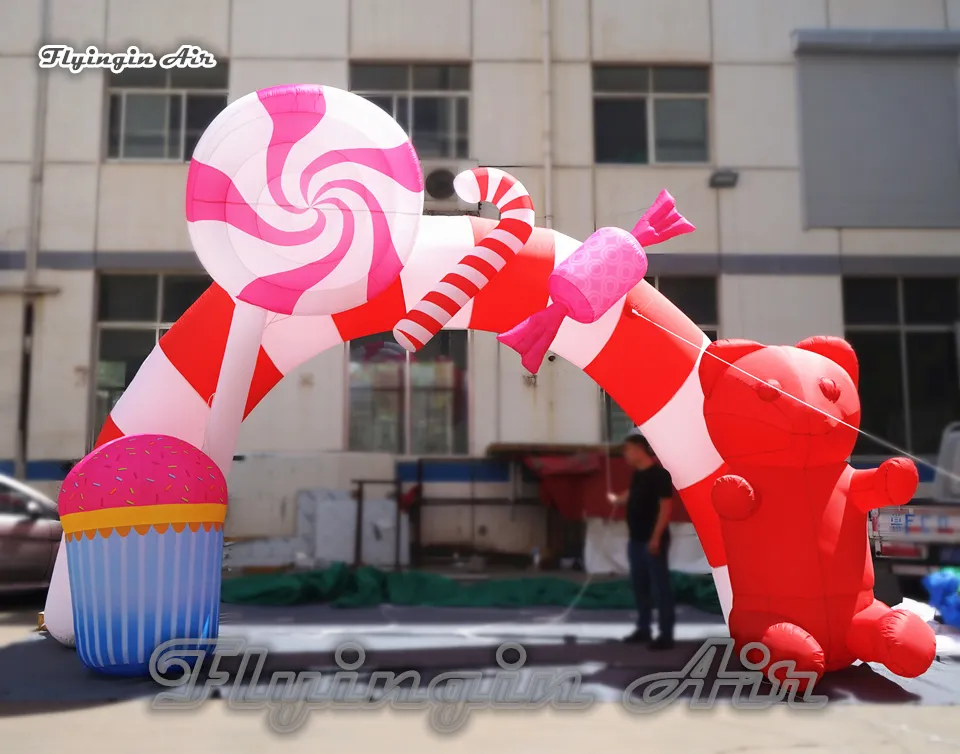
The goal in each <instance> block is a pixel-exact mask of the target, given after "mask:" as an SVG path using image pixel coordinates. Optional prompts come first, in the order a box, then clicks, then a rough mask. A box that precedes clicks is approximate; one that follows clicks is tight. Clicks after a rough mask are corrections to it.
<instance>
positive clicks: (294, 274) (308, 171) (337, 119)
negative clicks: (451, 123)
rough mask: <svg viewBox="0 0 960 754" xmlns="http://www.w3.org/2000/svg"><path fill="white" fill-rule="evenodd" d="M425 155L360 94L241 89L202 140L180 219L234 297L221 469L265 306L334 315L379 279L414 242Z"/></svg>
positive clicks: (376, 288) (219, 412)
mask: <svg viewBox="0 0 960 754" xmlns="http://www.w3.org/2000/svg"><path fill="white" fill-rule="evenodd" d="M422 213H423V175H422V173H421V172H420V162H419V160H418V159H417V155H416V153H415V152H414V150H413V146H412V145H411V144H410V141H409V140H408V139H407V135H406V134H405V133H404V132H403V129H402V128H400V126H399V125H398V124H397V122H396V121H395V120H393V118H391V117H390V116H389V115H387V114H386V113H385V112H384V111H383V110H381V109H380V108H379V107H377V106H376V105H374V104H373V103H372V102H368V101H367V100H365V99H363V98H362V97H358V96H357V95H355V94H350V93H349V92H344V91H341V90H340V89H333V88H332V87H322V86H314V85H304V86H275V87H272V88H270V89H262V90H260V91H259V92H254V93H253V94H248V95H247V96H246V97H241V98H240V99H238V100H236V101H235V102H233V103H231V104H230V105H228V106H227V107H226V109H225V110H224V111H223V112H221V113H220V115H218V116H217V117H216V118H215V119H214V121H213V123H211V124H210V126H209V127H208V128H207V130H206V131H205V132H204V134H203V136H202V137H201V139H200V141H199V142H198V143H197V148H196V150H194V153H193V160H192V161H191V163H190V172H189V174H188V176H187V222H188V224H189V230H190V239H191V241H192V242H193V247H194V250H195V251H196V252H197V256H198V257H200V262H201V263H202V264H203V266H204V268H205V269H206V270H207V272H208V273H209V274H210V277H212V278H213V279H214V280H215V281H216V282H217V283H218V284H219V285H220V286H221V287H222V288H224V289H225V290H226V291H227V293H229V294H230V295H231V296H233V297H234V298H235V299H237V302H238V303H237V306H236V308H235V309H234V314H233V320H232V322H231V324H230V333H229V335H228V337H227V344H226V350H225V351H224V356H223V362H222V364H221V367H220V376H219V379H218V381H217V391H216V394H215V395H214V398H213V402H212V404H211V407H210V415H209V418H208V419H207V429H206V433H205V436H204V442H203V451H204V452H206V453H207V454H208V455H209V456H210V457H211V458H212V459H213V460H214V461H215V462H216V463H217V465H218V466H219V467H220V469H221V471H223V473H224V474H225V475H226V474H227V473H228V471H229V468H230V464H231V462H232V460H233V452H234V450H235V449H236V444H237V436H238V434H239V431H240V423H241V421H242V420H243V409H244V406H245V404H246V400H247V394H248V393H249V390H250V382H251V380H252V378H253V371H254V368H255V366H256V361H257V353H258V351H259V348H260V342H261V340H262V336H263V329H264V327H265V325H266V313H267V312H268V311H271V312H276V313H278V314H307V315H316V314H334V313H337V312H342V311H346V310H348V309H352V308H354V307H356V306H360V305H361V304H363V303H365V302H366V301H368V300H369V299H371V298H373V297H375V296H376V295H377V294H379V293H381V292H382V291H383V290H384V289H386V288H387V287H388V286H389V285H390V284H391V283H392V282H393V281H394V280H396V279H397V277H398V276H399V275H400V270H401V268H402V267H403V265H404V263H405V262H406V260H407V259H408V258H409V256H410V253H411V252H412V251H413V245H414V241H415V240H416V235H417V228H418V226H419V223H420V216H421V214H422Z"/></svg>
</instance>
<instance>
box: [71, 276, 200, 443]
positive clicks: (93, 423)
mask: <svg viewBox="0 0 960 754" xmlns="http://www.w3.org/2000/svg"><path fill="white" fill-rule="evenodd" d="M104 277H112V278H117V277H153V278H155V279H156V284H157V306H156V311H155V312H154V319H152V320H143V321H139V322H138V321H124V320H118V321H114V322H103V321H101V320H100V313H99V306H100V295H101V291H102V286H101V281H102V280H103V278H104ZM178 277H196V278H197V279H202V278H205V277H208V276H207V275H205V273H202V272H197V271H196V270H166V271H164V272H150V271H144V270H101V271H98V272H97V276H96V285H95V295H94V299H93V302H94V307H95V309H94V316H93V322H94V337H93V344H92V351H93V354H92V356H93V379H91V380H90V395H89V408H88V411H89V414H88V415H89V417H90V422H89V423H90V430H89V432H88V433H87V434H88V435H89V443H90V446H89V447H88V450H89V449H90V448H92V447H93V443H95V442H96V439H97V435H98V434H100V429H101V427H102V424H101V423H100V417H99V416H98V413H97V398H98V393H99V392H100V386H99V379H98V378H99V369H100V344H101V337H102V333H103V332H105V331H114V332H131V331H137V332H151V331H153V333H154V348H156V347H157V344H159V343H160V338H162V337H163V335H164V334H165V333H166V332H167V331H168V330H169V329H170V328H171V327H173V325H174V324H176V323H175V322H167V321H165V320H164V319H163V308H164V307H163V303H164V291H165V288H166V286H165V285H164V282H165V281H166V280H167V279H168V278H178ZM128 387H129V386H128ZM126 389H127V388H126V387H124V388H123V390H126ZM122 392H123V391H121V394H122ZM111 411H112V408H111ZM108 415H109V414H108Z"/></svg>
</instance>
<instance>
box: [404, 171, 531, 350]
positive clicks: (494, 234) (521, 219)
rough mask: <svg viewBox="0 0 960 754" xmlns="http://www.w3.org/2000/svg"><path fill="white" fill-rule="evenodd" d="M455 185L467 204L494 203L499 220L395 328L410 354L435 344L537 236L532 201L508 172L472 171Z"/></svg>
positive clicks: (461, 176)
mask: <svg viewBox="0 0 960 754" xmlns="http://www.w3.org/2000/svg"><path fill="white" fill-rule="evenodd" d="M453 187H454V190H456V192H457V195H458V196H459V197H460V198H461V199H463V200H464V201H467V202H470V203H476V202H492V203H493V204H495V205H496V206H497V209H498V210H500V222H499V223H497V227H495V228H494V229H493V230H492V231H491V232H490V234H489V235H487V236H484V238H482V239H481V240H480V242H479V243H478V244H477V245H476V247H475V248H474V249H473V251H471V252H470V253H469V254H467V255H466V256H465V257H463V259H461V260H460V261H459V262H458V263H457V266H456V267H455V268H454V269H453V270H452V271H451V272H450V273H449V274H448V275H446V276H445V277H444V278H443V280H441V281H440V283H439V284H438V285H437V286H436V287H435V288H434V289H433V290H431V291H430V292H428V293H427V294H426V295H425V296H424V297H423V298H422V299H420V301H419V302H418V303H417V304H416V305H415V306H414V307H413V308H412V309H411V310H410V311H408V312H407V314H406V316H405V317H404V318H403V319H401V320H400V322H398V323H397V326H396V327H394V328H393V337H394V338H396V339H397V342H398V343H399V344H400V345H402V346H403V347H404V348H406V349H407V350H408V351H418V350H420V349H421V348H423V346H425V345H426V344H427V343H428V342H430V339H431V338H433V336H434V335H436V334H437V333H438V332H440V330H441V329H443V327H444V326H445V325H446V324H447V323H448V322H449V321H450V320H451V319H452V318H453V316H454V315H455V314H456V313H457V312H458V311H460V310H461V309H463V307H464V306H466V305H467V302H469V301H470V299H472V298H473V297H474V296H476V295H477V294H478V293H479V292H480V291H481V290H483V288H484V287H485V286H486V285H487V284H488V283H489V282H490V281H491V280H492V279H493V278H494V277H495V276H496V274H497V273H498V272H500V270H502V269H503V267H504V265H506V263H507V262H509V261H510V260H511V259H513V257H514V256H516V254H517V252H518V251H520V249H522V248H523V245H524V244H525V243H526V242H527V240H528V239H529V238H530V234H531V233H533V222H534V211H533V201H532V200H531V199H530V194H528V193H527V190H526V189H525V188H524V186H523V184H522V183H520V181H518V180H517V179H516V178H514V177H513V176H512V175H510V174H509V173H504V172H503V171H502V170H497V169H496V168H477V169H475V170H467V171H465V172H463V173H460V175H458V176H457V177H456V179H455V180H454V183H453Z"/></svg>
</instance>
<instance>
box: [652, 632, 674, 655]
mask: <svg viewBox="0 0 960 754" xmlns="http://www.w3.org/2000/svg"><path fill="white" fill-rule="evenodd" d="M650 649H652V650H653V651H654V652H662V651H664V650H666V649H673V639H672V638H671V637H669V636H658V637H657V638H656V639H654V640H653V641H651V642H650Z"/></svg>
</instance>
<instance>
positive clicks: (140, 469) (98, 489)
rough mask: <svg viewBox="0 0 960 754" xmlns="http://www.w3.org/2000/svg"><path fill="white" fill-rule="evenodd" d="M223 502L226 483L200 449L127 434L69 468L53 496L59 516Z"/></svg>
mask: <svg viewBox="0 0 960 754" xmlns="http://www.w3.org/2000/svg"><path fill="white" fill-rule="evenodd" d="M209 504H222V505H226V504H227V481H226V479H225V478H224V476H223V473H222V472H221V471H220V469H219V468H217V465H216V464H215V463H214V462H213V460H211V459H210V457H209V456H208V455H207V454H206V453H204V452H203V451H201V450H199V449H198V448H195V447H194V446H193V445H191V444H190V443H188V442H184V441H183V440H178V439H177V438H175V437H169V436H167V435H130V436H129V437H120V438H117V439H116V440H112V441H111V442H108V443H106V444H105V445H102V446H101V447H99V448H98V449H97V450H95V451H94V452H93V453H91V454H90V455H88V456H87V457H86V458H84V459H83V460H82V461H81V462H80V463H78V464H77V465H76V466H74V467H73V469H72V470H71V471H70V473H69V474H68V475H67V477H66V479H64V480H63V485H62V486H61V487H60V495H59V496H58V497H57V505H58V507H59V509H60V515H61V516H66V515H69V514H72V513H89V512H91V511H97V510H107V509H111V508H127V509H129V508H131V507H134V506H151V505H209Z"/></svg>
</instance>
